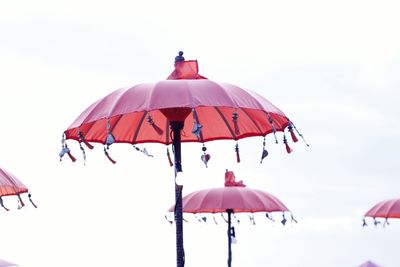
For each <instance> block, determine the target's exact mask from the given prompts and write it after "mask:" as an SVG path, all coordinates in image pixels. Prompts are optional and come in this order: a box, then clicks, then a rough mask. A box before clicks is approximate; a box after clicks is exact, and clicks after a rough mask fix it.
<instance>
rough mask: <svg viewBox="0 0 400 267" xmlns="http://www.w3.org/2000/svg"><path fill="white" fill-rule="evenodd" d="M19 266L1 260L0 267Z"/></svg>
mask: <svg viewBox="0 0 400 267" xmlns="http://www.w3.org/2000/svg"><path fill="white" fill-rule="evenodd" d="M7 266H18V265H17V264H14V263H11V262H8V261H5V260H2V259H0V267H7Z"/></svg>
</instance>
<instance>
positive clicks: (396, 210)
mask: <svg viewBox="0 0 400 267" xmlns="http://www.w3.org/2000/svg"><path fill="white" fill-rule="evenodd" d="M364 217H371V218H374V224H375V225H377V224H379V223H380V222H379V221H377V220H376V218H384V219H385V222H384V224H383V225H386V224H388V221H387V220H388V218H400V198H397V199H388V200H383V201H381V202H379V203H378V204H376V205H375V206H373V207H372V208H371V209H370V210H368V211H367V212H366V213H365V215H364ZM365 225H366V222H365V219H364V226H365Z"/></svg>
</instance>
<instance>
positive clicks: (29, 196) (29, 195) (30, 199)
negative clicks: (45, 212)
mask: <svg viewBox="0 0 400 267" xmlns="http://www.w3.org/2000/svg"><path fill="white" fill-rule="evenodd" d="M28 198H29V201H30V202H31V203H32V205H33V206H34V207H35V208H37V206H36V204H35V203H33V200H32V198H31V194H30V193H28Z"/></svg>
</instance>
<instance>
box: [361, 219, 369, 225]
mask: <svg viewBox="0 0 400 267" xmlns="http://www.w3.org/2000/svg"><path fill="white" fill-rule="evenodd" d="M365 226H368V224H367V222H366V221H365V218H363V225H362V227H365Z"/></svg>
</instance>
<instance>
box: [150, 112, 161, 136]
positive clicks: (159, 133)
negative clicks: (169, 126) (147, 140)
mask: <svg viewBox="0 0 400 267" xmlns="http://www.w3.org/2000/svg"><path fill="white" fill-rule="evenodd" d="M147 122H148V123H149V124H150V125H151V126H152V127H153V129H154V130H155V131H156V132H157V133H158V135H162V134H163V132H164V131H163V130H162V129H161V128H160V127H158V126H157V124H155V123H154V121H153V117H152V116H151V115H150V114H149V116H147Z"/></svg>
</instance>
